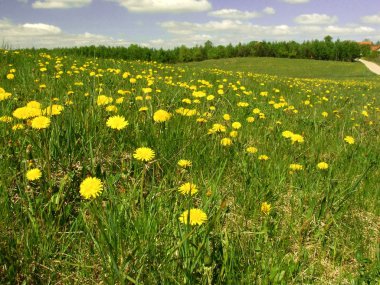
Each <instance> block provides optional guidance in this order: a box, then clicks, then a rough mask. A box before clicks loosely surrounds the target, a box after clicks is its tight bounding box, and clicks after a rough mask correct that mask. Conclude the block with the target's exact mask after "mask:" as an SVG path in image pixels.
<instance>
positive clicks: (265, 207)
mask: <svg viewBox="0 0 380 285" xmlns="http://www.w3.org/2000/svg"><path fill="white" fill-rule="evenodd" d="M271 208H272V206H271V204H269V203H267V202H263V203H261V213H263V214H264V215H269V213H270V210H271Z"/></svg>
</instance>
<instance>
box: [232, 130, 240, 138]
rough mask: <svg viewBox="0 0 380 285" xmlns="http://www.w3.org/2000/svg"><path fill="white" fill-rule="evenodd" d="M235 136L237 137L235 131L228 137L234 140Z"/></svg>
mask: <svg viewBox="0 0 380 285" xmlns="http://www.w3.org/2000/svg"><path fill="white" fill-rule="evenodd" d="M237 136H238V132H237V131H232V132H230V137H231V138H236V137H237Z"/></svg>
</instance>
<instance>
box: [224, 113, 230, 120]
mask: <svg viewBox="0 0 380 285" xmlns="http://www.w3.org/2000/svg"><path fill="white" fill-rule="evenodd" d="M223 119H224V120H226V121H229V120H231V116H230V114H224V115H223Z"/></svg>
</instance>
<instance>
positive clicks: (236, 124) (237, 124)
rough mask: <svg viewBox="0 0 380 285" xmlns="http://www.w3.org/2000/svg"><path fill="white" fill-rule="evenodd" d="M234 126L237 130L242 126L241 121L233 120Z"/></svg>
mask: <svg viewBox="0 0 380 285" xmlns="http://www.w3.org/2000/svg"><path fill="white" fill-rule="evenodd" d="M232 128H233V129H235V130H238V129H240V128H241V123H239V122H233V123H232Z"/></svg>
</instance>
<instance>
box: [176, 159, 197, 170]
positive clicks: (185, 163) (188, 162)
mask: <svg viewBox="0 0 380 285" xmlns="http://www.w3.org/2000/svg"><path fill="white" fill-rule="evenodd" d="M177 164H178V165H179V166H180V167H182V168H188V167H190V166H192V165H193V163H192V162H191V160H187V159H180V160H179V161H178V162H177Z"/></svg>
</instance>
